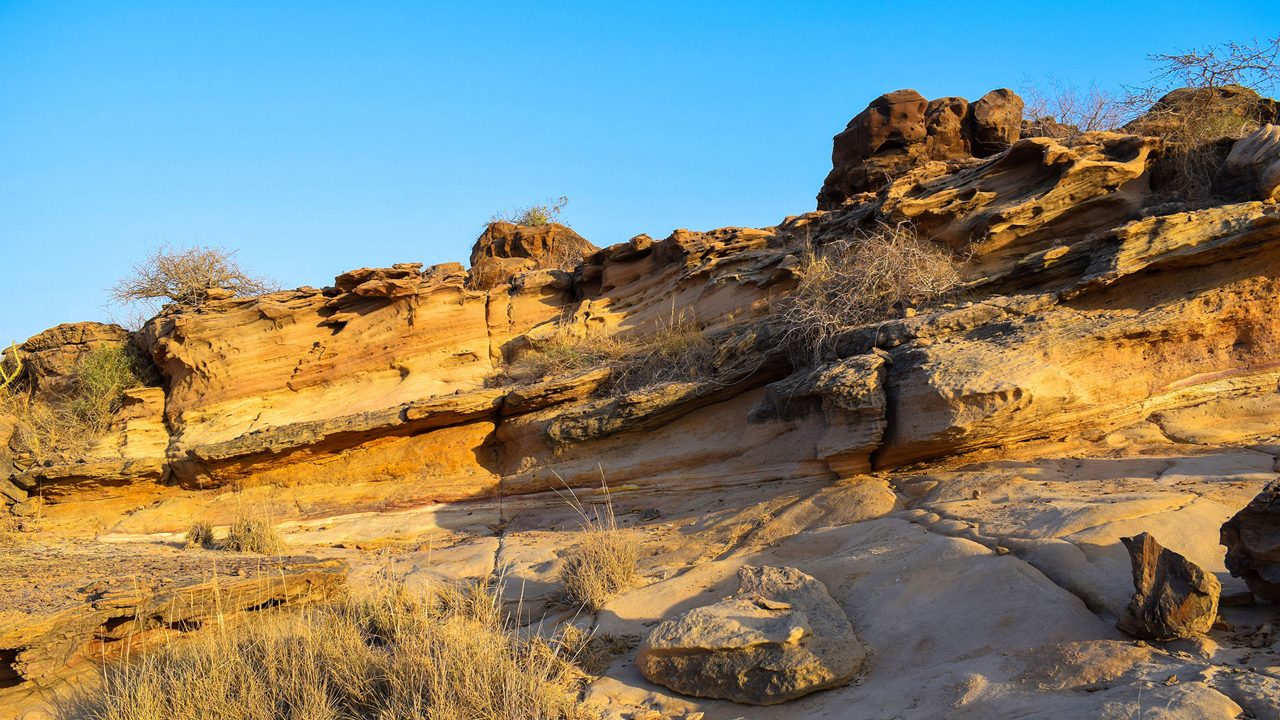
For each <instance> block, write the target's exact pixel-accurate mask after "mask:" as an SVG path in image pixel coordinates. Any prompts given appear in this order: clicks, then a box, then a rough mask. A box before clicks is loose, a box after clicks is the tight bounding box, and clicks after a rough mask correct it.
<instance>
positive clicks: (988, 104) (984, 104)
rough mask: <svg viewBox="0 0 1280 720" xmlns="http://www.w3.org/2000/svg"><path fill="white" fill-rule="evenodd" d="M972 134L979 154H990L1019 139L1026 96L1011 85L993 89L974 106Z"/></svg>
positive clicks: (983, 155)
mask: <svg viewBox="0 0 1280 720" xmlns="http://www.w3.org/2000/svg"><path fill="white" fill-rule="evenodd" d="M970 111H971V112H970V123H971V128H970V136H971V139H972V147H973V154H974V156H975V157H990V156H992V155H995V154H996V153H998V152H1001V151H1003V150H1004V149H1006V148H1008V147H1009V146H1010V145H1012V144H1014V143H1015V142H1017V141H1018V137H1019V136H1020V135H1021V132H1022V98H1020V97H1018V94H1017V93H1015V92H1014V91H1012V90H1009V89H1008V88H1000V89H999V90H992V91H991V92H989V93H987V94H986V95H983V96H982V97H981V98H979V99H978V101H977V102H975V103H974V104H973V105H972V106H971V107H970Z"/></svg>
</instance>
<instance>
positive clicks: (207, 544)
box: [187, 520, 217, 549]
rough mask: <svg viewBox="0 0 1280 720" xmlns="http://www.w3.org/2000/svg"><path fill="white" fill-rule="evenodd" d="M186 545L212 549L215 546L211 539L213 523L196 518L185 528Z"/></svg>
mask: <svg viewBox="0 0 1280 720" xmlns="http://www.w3.org/2000/svg"><path fill="white" fill-rule="evenodd" d="M187 547H192V548H196V547H202V548H208V549H213V548H214V547H217V546H216V545H215V544H214V539H213V524H212V523H209V522H206V521H204V520H198V521H196V522H194V523H192V524H191V527H189V528H187Z"/></svg>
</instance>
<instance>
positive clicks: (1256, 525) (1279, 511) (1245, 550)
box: [1222, 480, 1280, 602]
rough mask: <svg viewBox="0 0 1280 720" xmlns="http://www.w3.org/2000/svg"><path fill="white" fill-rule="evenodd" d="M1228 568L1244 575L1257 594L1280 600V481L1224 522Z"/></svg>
mask: <svg viewBox="0 0 1280 720" xmlns="http://www.w3.org/2000/svg"><path fill="white" fill-rule="evenodd" d="M1222 544H1223V545H1224V546H1225V547H1226V548H1227V559H1226V565H1227V569H1228V570H1230V571H1231V575H1232V576H1233V577H1238V578H1244V580H1245V582H1247V583H1249V589H1250V590H1252V591H1253V594H1254V595H1256V596H1258V597H1259V598H1261V599H1263V600H1266V601H1267V602H1280V480H1278V481H1274V482H1271V483H1268V484H1267V486H1266V487H1265V488H1263V489H1262V492H1260V493H1258V496H1257V497H1255V498H1254V499H1253V500H1251V501H1249V504H1248V505H1247V506H1245V507H1244V508H1243V509H1242V510H1240V512H1238V513H1236V514H1235V515H1232V516H1231V519H1230V520H1228V521H1227V522H1225V523H1223V525H1222Z"/></svg>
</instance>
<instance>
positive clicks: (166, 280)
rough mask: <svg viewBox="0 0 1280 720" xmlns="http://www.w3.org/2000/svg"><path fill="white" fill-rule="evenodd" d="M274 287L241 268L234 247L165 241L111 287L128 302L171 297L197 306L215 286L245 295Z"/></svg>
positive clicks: (202, 302)
mask: <svg viewBox="0 0 1280 720" xmlns="http://www.w3.org/2000/svg"><path fill="white" fill-rule="evenodd" d="M274 287H275V286H274V284H273V283H272V282H271V281H269V280H266V279H264V278H259V277H255V276H252V275H250V274H249V273H247V272H245V271H244V270H243V269H241V267H240V264H239V263H237V262H236V260H235V252H234V251H230V250H224V249H222V248H212V247H203V246H200V245H194V246H192V247H189V248H175V247H171V246H168V245H165V246H163V247H160V248H158V249H156V250H154V251H152V252H151V254H150V255H148V256H147V258H146V259H145V260H143V261H142V262H140V263H137V264H135V265H134V266H133V269H132V271H131V272H130V274H129V275H128V276H127V277H125V278H122V279H121V280H120V282H118V283H116V285H115V287H113V288H112V289H111V297H112V298H113V299H114V300H115V301H117V302H120V303H125V304H129V303H135V302H139V301H144V302H145V301H158V300H169V301H170V302H173V303H176V304H178V305H181V306H183V307H191V308H194V307H199V306H200V305H203V304H204V303H205V301H206V300H208V298H209V294H210V291H212V290H228V291H230V292H231V293H232V294H233V295H236V296H245V295H258V294H261V293H264V292H269V291H270V290H272V289H274Z"/></svg>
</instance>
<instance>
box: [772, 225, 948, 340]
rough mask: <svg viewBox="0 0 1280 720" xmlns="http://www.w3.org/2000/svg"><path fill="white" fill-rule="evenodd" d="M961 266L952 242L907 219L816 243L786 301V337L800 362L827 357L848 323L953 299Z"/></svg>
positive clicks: (781, 310)
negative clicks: (922, 232) (923, 232)
mask: <svg viewBox="0 0 1280 720" xmlns="http://www.w3.org/2000/svg"><path fill="white" fill-rule="evenodd" d="M959 267H960V263H959V261H957V259H956V258H955V256H954V255H952V253H951V252H950V251H949V250H947V249H946V248H944V247H941V246H939V245H937V244H935V243H931V242H928V241H926V240H921V239H919V238H917V237H916V235H915V232H914V231H913V230H912V229H911V228H910V227H909V226H906V225H898V226H889V225H882V226H880V227H878V228H876V229H874V230H872V231H864V232H859V233H857V234H855V235H853V236H852V237H850V238H848V239H845V240H841V241H837V242H832V243H828V244H826V245H823V246H820V247H814V248H811V249H810V250H809V251H808V252H806V253H805V254H804V255H803V256H802V258H801V265H800V268H799V270H798V274H799V279H798V280H797V282H796V286H795V288H794V289H793V290H792V291H791V293H790V294H789V295H787V296H786V297H785V298H784V299H783V300H782V303H781V307H780V308H779V313H778V315H779V318H780V319H781V321H782V325H783V333H784V337H785V339H786V342H787V344H788V345H789V346H790V347H791V348H792V350H793V352H795V353H796V354H797V356H798V357H797V359H798V361H799V362H801V363H810V362H816V361H819V360H821V358H822V357H823V356H824V355H825V354H826V353H827V352H828V351H829V350H831V345H832V343H833V342H834V340H835V339H836V337H837V336H838V335H839V334H840V333H841V332H843V331H845V330H848V329H850V328H854V327H858V326H860V325H867V324H870V323H875V322H880V321H883V320H887V319H889V318H891V317H893V316H894V314H895V310H896V309H898V308H899V307H906V306H911V307H927V306H929V305H932V304H936V303H938V302H940V301H942V300H944V299H946V298H947V297H948V296H949V295H951V294H952V293H953V292H954V291H955V290H956V288H957V287H958V286H959V284H960V272H959Z"/></svg>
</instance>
